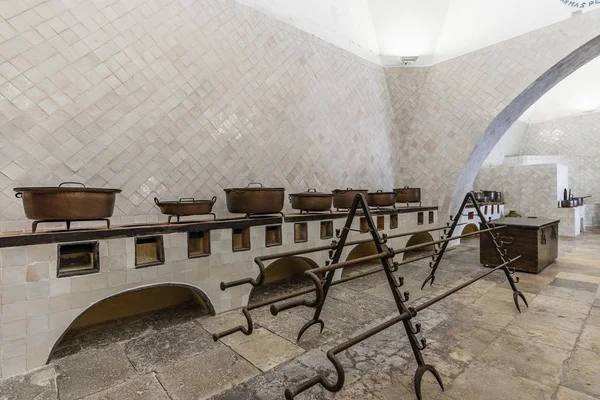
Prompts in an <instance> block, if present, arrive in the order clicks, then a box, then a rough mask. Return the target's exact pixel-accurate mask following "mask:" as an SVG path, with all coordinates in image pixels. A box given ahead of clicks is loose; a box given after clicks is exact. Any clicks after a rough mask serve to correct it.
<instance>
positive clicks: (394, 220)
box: [390, 214, 398, 229]
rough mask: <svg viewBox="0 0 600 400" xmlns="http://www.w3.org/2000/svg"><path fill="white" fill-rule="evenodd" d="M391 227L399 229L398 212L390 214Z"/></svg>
mask: <svg viewBox="0 0 600 400" xmlns="http://www.w3.org/2000/svg"><path fill="white" fill-rule="evenodd" d="M390 229H398V214H392V215H390Z"/></svg>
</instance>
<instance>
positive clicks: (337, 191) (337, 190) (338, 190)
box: [333, 188, 368, 193]
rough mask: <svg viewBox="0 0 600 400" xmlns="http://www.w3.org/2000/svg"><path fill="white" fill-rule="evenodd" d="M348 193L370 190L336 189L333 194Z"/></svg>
mask: <svg viewBox="0 0 600 400" xmlns="http://www.w3.org/2000/svg"><path fill="white" fill-rule="evenodd" d="M347 192H368V190H367V189H352V188H346V189H335V190H334V191H333V193H347Z"/></svg>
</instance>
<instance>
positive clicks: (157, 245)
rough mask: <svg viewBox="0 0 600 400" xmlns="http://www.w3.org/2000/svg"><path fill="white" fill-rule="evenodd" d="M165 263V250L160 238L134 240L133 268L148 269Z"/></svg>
mask: <svg viewBox="0 0 600 400" xmlns="http://www.w3.org/2000/svg"><path fill="white" fill-rule="evenodd" d="M164 263H165V248H164V244H163V238H162V236H150V237H139V238H135V266H136V267H137V268H143V267H150V266H153V265H160V264H164Z"/></svg>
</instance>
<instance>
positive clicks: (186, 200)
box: [154, 196, 217, 206]
mask: <svg viewBox="0 0 600 400" xmlns="http://www.w3.org/2000/svg"><path fill="white" fill-rule="evenodd" d="M216 201H217V196H213V198H212V199H211V200H196V199H194V198H191V197H189V198H186V197H184V198H182V199H179V200H171V201H159V200H158V199H157V198H156V197H155V198H154V202H155V203H156V205H158V206H161V205H167V204H168V205H171V204H215V202H216Z"/></svg>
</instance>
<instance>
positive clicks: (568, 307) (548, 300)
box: [529, 295, 592, 314]
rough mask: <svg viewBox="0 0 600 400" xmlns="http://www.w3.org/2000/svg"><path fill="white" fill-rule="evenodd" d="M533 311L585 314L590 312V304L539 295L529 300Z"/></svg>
mask: <svg viewBox="0 0 600 400" xmlns="http://www.w3.org/2000/svg"><path fill="white" fill-rule="evenodd" d="M529 307H531V308H532V309H534V310H548V309H557V310H561V311H568V312H571V313H578V314H587V313H588V312H589V311H590V308H591V307H592V306H591V302H590V303H587V302H582V301H576V300H567V299H561V298H556V297H552V296H545V295H539V296H536V297H535V299H533V300H531V303H530V304H529Z"/></svg>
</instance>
